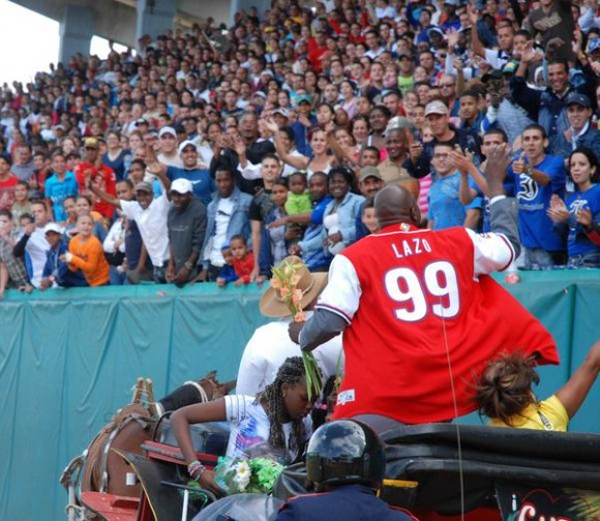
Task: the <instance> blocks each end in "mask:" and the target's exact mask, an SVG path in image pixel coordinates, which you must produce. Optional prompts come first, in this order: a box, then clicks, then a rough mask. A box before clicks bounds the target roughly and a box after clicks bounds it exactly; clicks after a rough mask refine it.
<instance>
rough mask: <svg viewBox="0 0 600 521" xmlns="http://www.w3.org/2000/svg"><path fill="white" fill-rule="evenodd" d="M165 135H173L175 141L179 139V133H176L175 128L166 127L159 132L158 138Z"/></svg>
mask: <svg viewBox="0 0 600 521" xmlns="http://www.w3.org/2000/svg"><path fill="white" fill-rule="evenodd" d="M165 134H171V135H172V136H173V137H174V138H175V139H177V132H175V129H174V128H173V127H169V126H166V127H163V128H161V129H160V131H159V132H158V137H163V136H164V135H165Z"/></svg>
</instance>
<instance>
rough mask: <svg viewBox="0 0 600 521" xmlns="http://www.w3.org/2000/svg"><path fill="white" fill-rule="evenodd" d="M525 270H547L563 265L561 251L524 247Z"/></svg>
mask: <svg viewBox="0 0 600 521" xmlns="http://www.w3.org/2000/svg"><path fill="white" fill-rule="evenodd" d="M524 249H525V263H524V266H523V267H524V269H526V270H548V269H552V268H556V267H558V266H563V267H564V265H565V253H564V252H563V251H547V250H544V249H542V248H524Z"/></svg>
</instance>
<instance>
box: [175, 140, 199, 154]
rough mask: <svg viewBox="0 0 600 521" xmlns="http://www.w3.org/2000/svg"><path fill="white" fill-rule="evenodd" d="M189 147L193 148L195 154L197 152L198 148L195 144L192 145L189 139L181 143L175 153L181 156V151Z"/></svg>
mask: <svg viewBox="0 0 600 521" xmlns="http://www.w3.org/2000/svg"><path fill="white" fill-rule="evenodd" d="M190 145H191V146H193V147H194V149H195V150H196V152H197V151H198V147H197V146H196V143H194V142H193V141H190V140H189V139H186V140H185V141H182V142H181V144H180V145H179V148H178V149H177V151H178V152H179V154H181V153H182V152H183V149H184V148H185V147H188V146H190Z"/></svg>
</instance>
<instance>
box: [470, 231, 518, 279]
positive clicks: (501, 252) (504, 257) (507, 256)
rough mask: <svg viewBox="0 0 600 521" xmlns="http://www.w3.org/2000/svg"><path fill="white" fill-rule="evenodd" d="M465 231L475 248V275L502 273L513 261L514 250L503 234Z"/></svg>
mask: <svg viewBox="0 0 600 521" xmlns="http://www.w3.org/2000/svg"><path fill="white" fill-rule="evenodd" d="M466 231H467V234H468V235H469V238H470V239H471V240H472V241H473V245H474V246H475V254H474V259H473V260H474V263H475V275H487V274H489V273H492V272H493V271H503V270H505V269H506V268H508V266H510V264H511V263H512V261H513V260H515V250H514V249H513V247H512V245H511V243H510V241H509V240H508V239H507V238H506V237H505V236H504V235H503V234H501V233H475V232H474V231H473V230H469V229H468V228H467V229H466Z"/></svg>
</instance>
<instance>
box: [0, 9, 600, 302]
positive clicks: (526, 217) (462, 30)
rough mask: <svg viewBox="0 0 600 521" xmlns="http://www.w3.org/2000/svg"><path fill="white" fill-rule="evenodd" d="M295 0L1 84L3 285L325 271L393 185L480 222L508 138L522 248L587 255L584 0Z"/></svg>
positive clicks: (597, 196) (527, 255)
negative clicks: (284, 265) (489, 161)
mask: <svg viewBox="0 0 600 521" xmlns="http://www.w3.org/2000/svg"><path fill="white" fill-rule="evenodd" d="M304 4H305V3H304V2H302V3H300V4H299V3H297V2H296V1H294V0H281V1H277V2H273V6H272V8H271V9H269V10H268V11H267V12H266V13H265V15H264V16H260V17H259V15H258V13H257V12H256V11H255V10H253V9H251V10H250V11H249V12H239V13H237V14H236V16H235V23H234V25H233V26H232V27H230V28H229V30H228V31H226V32H224V31H222V30H221V29H220V28H216V27H214V26H213V24H212V23H211V22H210V21H209V23H208V24H207V25H206V26H205V27H203V28H200V27H194V29H193V30H191V31H189V32H187V33H184V32H178V31H176V32H173V31H170V30H167V31H166V32H165V34H164V35H162V36H159V37H158V38H157V39H156V40H155V41H151V40H150V39H148V38H144V39H142V40H141V41H140V51H139V52H137V53H134V52H132V51H128V52H124V53H117V52H114V51H113V52H111V53H110V54H109V56H108V57H107V59H105V60H100V59H98V58H97V57H95V56H90V57H83V56H81V55H76V56H74V57H73V58H72V60H71V61H70V62H69V63H68V64H67V63H65V64H62V63H59V64H58V65H57V66H53V65H52V66H51V67H50V72H41V73H38V74H37V75H36V77H35V81H34V82H32V83H29V84H27V85H22V84H19V83H16V82H15V83H14V84H13V85H12V86H8V85H6V84H5V85H4V86H3V87H2V89H1V90H0V111H1V114H0V297H1V296H2V295H3V294H4V292H5V290H6V288H8V287H16V288H19V289H20V290H23V291H31V289H32V288H39V289H42V290H43V289H47V288H53V287H58V286H61V287H71V286H100V285H107V284H137V283H140V282H141V281H154V282H157V283H165V282H168V283H174V284H176V285H178V286H182V285H184V284H187V283H190V282H193V281H216V282H217V283H218V284H219V285H221V286H223V285H226V284H229V283H232V284H235V285H238V286H239V285H243V284H248V283H251V282H259V283H260V282H262V281H264V280H265V279H267V278H269V276H270V268H271V266H273V265H277V264H278V263H279V262H280V261H281V260H282V259H283V258H284V257H286V256H287V255H288V254H290V253H292V254H296V255H299V256H301V257H302V258H303V260H304V261H305V263H306V264H307V265H308V267H309V268H310V269H311V270H312V271H326V270H327V269H328V267H329V264H330V262H331V260H332V258H333V257H334V256H335V255H336V254H337V253H338V252H340V251H342V250H343V249H344V248H345V247H347V246H348V245H350V244H352V243H353V242H355V241H357V240H359V239H360V238H361V237H363V236H365V235H366V234H369V233H373V232H375V231H377V228H378V224H377V219H376V217H375V216H374V211H373V197H374V196H375V194H376V193H377V191H378V190H380V189H381V188H382V187H383V186H385V185H388V184H398V185H401V186H403V187H405V188H406V189H407V190H409V191H411V192H412V193H413V194H414V196H415V197H418V200H419V205H420V209H421V213H422V217H423V222H422V225H423V226H426V227H430V228H432V229H436V230H437V229H443V228H447V227H451V226H466V227H469V228H471V229H473V230H476V231H486V229H487V228H486V227H487V226H488V222H487V218H486V217H487V215H486V207H487V203H488V201H487V198H486V189H487V186H486V180H485V176H484V175H482V173H481V172H482V170H483V168H484V164H485V157H486V151H487V152H489V150H490V149H491V148H493V147H498V146H501V145H502V144H504V143H508V144H509V145H510V146H511V147H512V150H513V152H514V161H513V163H512V165H511V166H510V167H509V171H508V175H507V181H506V184H505V190H506V192H507V194H508V195H513V196H516V197H517V198H518V200H519V232H520V240H521V243H522V246H523V247H524V248H523V249H524V254H523V255H522V258H521V259H520V260H519V261H518V264H519V267H521V268H523V269H548V268H555V267H571V268H581V267H596V268H597V267H600V246H599V238H600V231H599V228H600V225H599V221H600V186H599V185H598V183H597V182H598V179H599V178H600V172H599V161H600V130H599V129H598V117H599V116H600V112H599V105H600V87H599V84H600V82H599V79H600V9H599V8H598V6H597V3H596V1H595V0H583V1H580V2H571V1H569V0H540V1H539V2H535V1H533V2H523V1H518V0H510V1H508V0H486V1H481V0H477V1H468V2H465V1H463V0H445V1H443V0H440V1H432V0H416V1H412V0H409V1H404V0H375V1H373V0H326V1H324V2H314V3H313V4H311V5H310V6H309V5H304ZM225 33H226V36H223V35H224V34H225Z"/></svg>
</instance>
